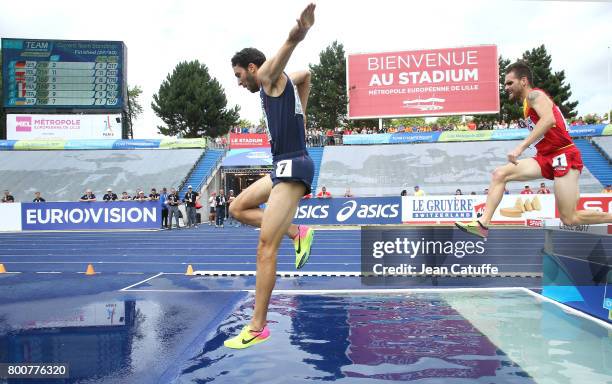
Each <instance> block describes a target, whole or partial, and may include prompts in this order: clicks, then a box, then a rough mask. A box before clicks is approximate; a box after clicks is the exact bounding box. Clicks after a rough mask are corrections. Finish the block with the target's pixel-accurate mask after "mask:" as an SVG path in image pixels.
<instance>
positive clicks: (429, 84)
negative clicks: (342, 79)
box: [347, 45, 499, 119]
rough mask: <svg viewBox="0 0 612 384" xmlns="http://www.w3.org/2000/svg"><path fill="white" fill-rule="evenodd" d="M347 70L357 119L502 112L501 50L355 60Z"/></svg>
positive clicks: (355, 57) (353, 115)
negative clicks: (500, 92) (500, 94)
mask: <svg viewBox="0 0 612 384" xmlns="http://www.w3.org/2000/svg"><path fill="white" fill-rule="evenodd" d="M347 68H348V70H347V85H348V98H349V118H351V119H356V118H379V117H401V116H443V115H464V114H467V115H470V114H478V113H498V112H499V69H498V62H497V47H496V46H495V45H480V46H474V47H461V48H445V49H432V50H418V51H404V52H385V53H364V54H354V55H349V56H348V59H347Z"/></svg>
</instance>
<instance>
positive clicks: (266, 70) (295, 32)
mask: <svg viewBox="0 0 612 384" xmlns="http://www.w3.org/2000/svg"><path fill="white" fill-rule="evenodd" d="M314 10H315V5H314V4H313V3H310V4H308V6H307V7H306V8H304V10H303V11H302V13H301V14H300V17H299V18H298V19H297V24H296V25H295V26H294V27H293V28H292V29H291V32H289V36H288V37H287V40H286V41H285V43H284V44H283V45H282V46H281V48H280V49H279V50H278V52H277V53H276V55H274V56H273V57H272V58H270V59H268V60H266V62H265V63H263V65H262V66H261V68H259V71H258V76H259V78H260V79H261V82H262V85H263V86H264V89H268V90H271V89H274V88H276V86H277V82H278V80H279V79H280V77H281V75H282V74H283V71H284V70H285V67H286V66H287V62H288V61H289V58H290V57H291V54H292V53H293V50H294V49H295V47H296V46H297V45H298V43H299V42H300V41H302V40H304V37H306V33H308V30H309V29H310V27H312V25H313V24H314Z"/></svg>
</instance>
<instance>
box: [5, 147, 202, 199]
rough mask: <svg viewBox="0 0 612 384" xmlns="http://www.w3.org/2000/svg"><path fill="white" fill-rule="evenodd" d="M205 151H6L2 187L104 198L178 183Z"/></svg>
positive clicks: (21, 193) (22, 195) (21, 195)
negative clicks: (88, 193) (90, 192)
mask: <svg viewBox="0 0 612 384" xmlns="http://www.w3.org/2000/svg"><path fill="white" fill-rule="evenodd" d="M201 154H202V149H177V150H172V149H160V150H154V149H147V150H86V151H6V152H4V151H2V152H0V180H2V181H1V185H0V188H2V189H8V190H10V191H11V192H12V193H13V195H14V196H15V199H16V200H17V201H22V202H28V201H31V200H32V198H33V195H34V192H35V191H40V192H41V193H42V196H43V197H44V198H45V199H47V201H76V200H78V199H79V197H80V196H81V195H82V194H83V192H84V190H85V189H86V188H91V189H92V190H93V191H94V193H95V194H96V197H97V198H98V199H99V200H101V199H102V196H103V195H104V193H105V191H106V189H107V188H108V187H110V188H112V189H113V192H115V193H117V194H118V195H119V194H121V192H123V191H127V192H128V193H129V194H130V195H132V194H134V192H135V190H136V188H144V190H145V193H146V194H147V195H148V194H149V192H150V188H157V189H158V190H159V189H160V188H162V187H167V188H171V187H178V185H179V184H180V183H181V181H183V180H184V179H185V177H186V176H187V173H188V171H189V170H190V169H191V168H192V167H193V164H194V163H195V162H196V161H197V160H198V158H199V157H200V156H201Z"/></svg>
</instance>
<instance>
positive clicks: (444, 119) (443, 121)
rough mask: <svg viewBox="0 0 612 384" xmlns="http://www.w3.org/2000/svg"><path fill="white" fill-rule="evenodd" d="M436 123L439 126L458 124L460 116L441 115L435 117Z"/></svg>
mask: <svg viewBox="0 0 612 384" xmlns="http://www.w3.org/2000/svg"><path fill="white" fill-rule="evenodd" d="M436 124H438V125H439V126H441V127H446V126H449V125H459V124H461V116H457V115H453V116H441V117H438V118H437V119H436Z"/></svg>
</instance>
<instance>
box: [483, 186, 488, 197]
mask: <svg viewBox="0 0 612 384" xmlns="http://www.w3.org/2000/svg"><path fill="white" fill-rule="evenodd" d="M482 193H483V194H484V195H485V196H486V195H488V194H489V188H485V189H484V191H482Z"/></svg>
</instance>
